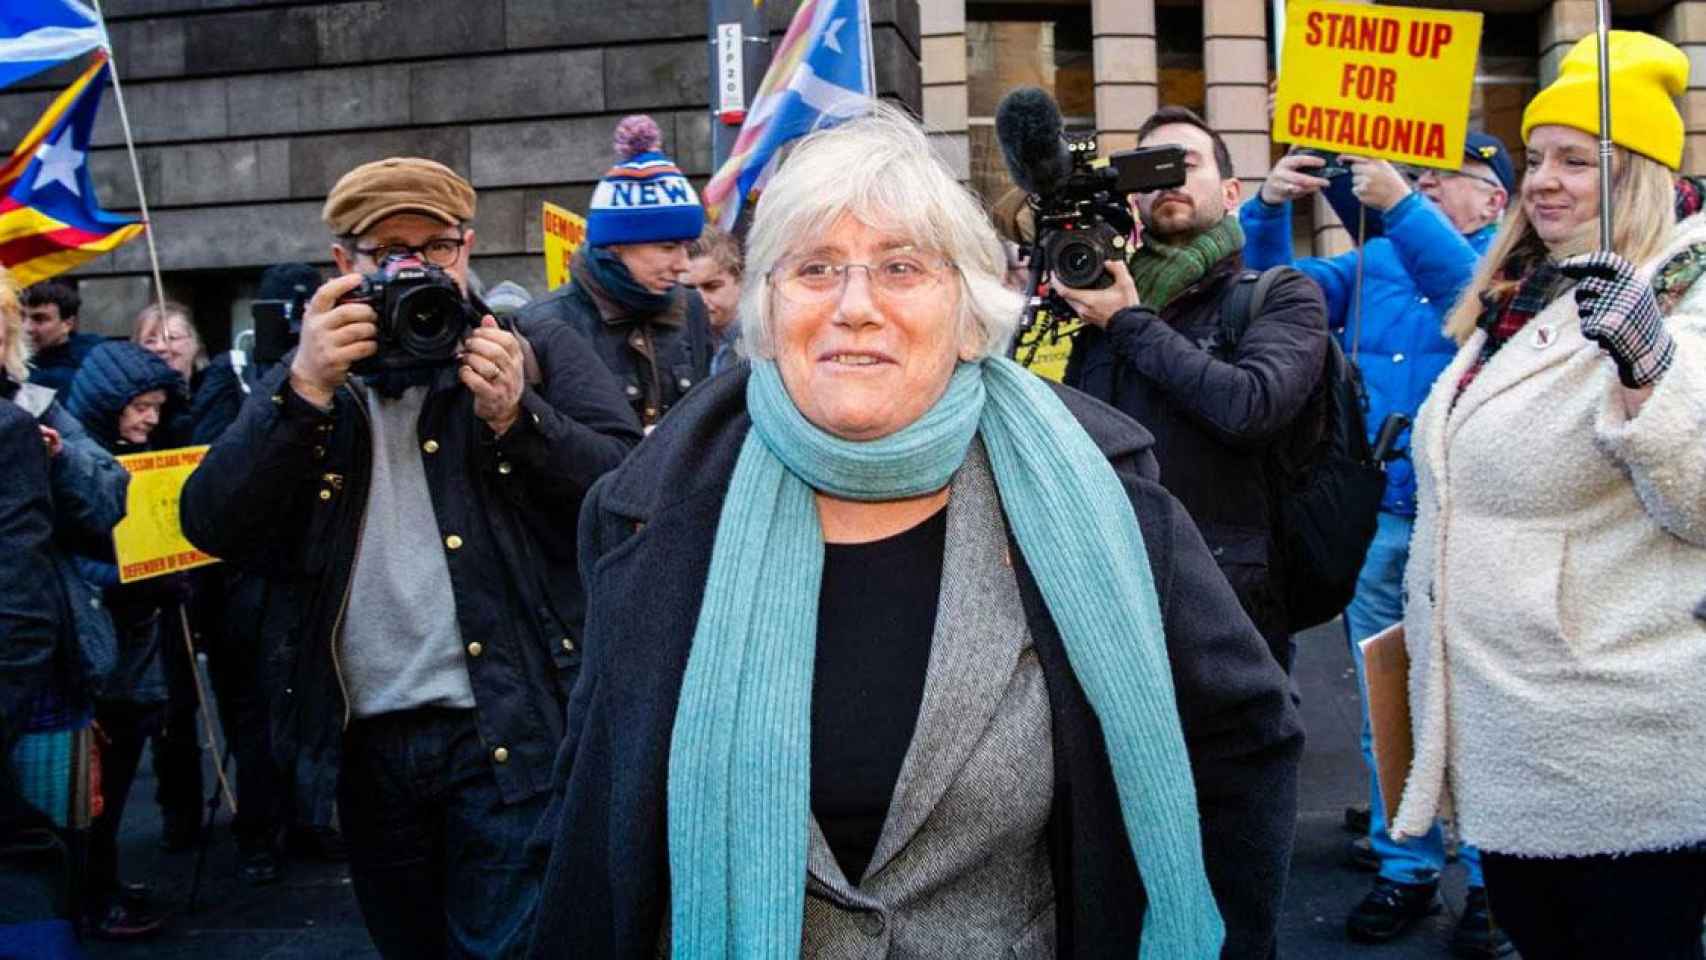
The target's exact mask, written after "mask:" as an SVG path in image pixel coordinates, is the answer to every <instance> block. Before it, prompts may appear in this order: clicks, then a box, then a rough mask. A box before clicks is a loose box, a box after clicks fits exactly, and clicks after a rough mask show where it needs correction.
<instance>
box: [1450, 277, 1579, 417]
mask: <svg viewBox="0 0 1706 960" xmlns="http://www.w3.org/2000/svg"><path fill="white" fill-rule="evenodd" d="M1514 277H1521V280H1520V281H1519V282H1518V283H1517V284H1516V286H1514V287H1511V288H1509V289H1508V291H1507V292H1506V293H1505V294H1504V295H1503V296H1498V295H1494V294H1493V293H1491V292H1483V293H1482V294H1481V318H1480V319H1479V320H1477V321H1476V323H1475V325H1476V326H1478V327H1480V328H1481V329H1482V330H1485V331H1487V339H1486V342H1484V343H1483V344H1482V345H1481V355H1480V356H1478V357H1476V358H1475V362H1474V363H1472V364H1470V365H1469V369H1467V370H1465V371H1463V376H1462V377H1460V378H1459V379H1458V381H1457V394H1456V396H1454V397H1453V398H1452V402H1453V403H1455V402H1456V400H1457V397H1461V396H1463V391H1464V390H1465V389H1466V388H1468V386H1469V384H1470V382H1471V381H1473V380H1474V379H1475V377H1476V375H1478V374H1479V373H1480V372H1481V368H1482V367H1484V366H1486V365H1487V361H1488V360H1491V359H1492V358H1493V354H1495V353H1498V352H1499V350H1500V348H1502V347H1503V346H1504V345H1505V344H1507V343H1509V342H1510V340H1511V338H1512V337H1514V336H1516V335H1517V333H1518V332H1519V331H1521V330H1522V328H1523V327H1525V326H1527V325H1528V321H1530V320H1532V319H1534V316H1535V314H1538V313H1539V312H1540V311H1542V310H1544V309H1546V305H1547V304H1548V303H1551V302H1552V301H1553V300H1555V299H1557V297H1558V295H1559V294H1561V293H1563V292H1564V290H1565V289H1566V288H1568V287H1569V285H1570V278H1569V277H1566V276H1564V275H1563V274H1562V273H1560V272H1559V271H1558V266H1557V265H1556V264H1554V263H1553V262H1552V261H1550V260H1547V259H1546V258H1545V257H1544V256H1537V255H1534V254H1529V255H1527V256H1524V255H1521V254H1518V255H1517V256H1514V257H1512V258H1511V260H1510V261H1509V262H1508V263H1507V264H1506V266H1505V268H1504V269H1502V270H1500V271H1499V279H1500V280H1504V281H1508V280H1510V279H1513V278H1514Z"/></svg>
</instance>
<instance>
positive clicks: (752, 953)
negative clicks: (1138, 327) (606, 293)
mask: <svg viewBox="0 0 1706 960" xmlns="http://www.w3.org/2000/svg"><path fill="white" fill-rule="evenodd" d="M746 400H747V410H748V412H749V413H750V414H751V416H752V430H751V432H749V433H748V434H747V437H746V441H745V444H744V445H743V446H742V447H741V451H740V457H739V459H738V460H737V461H736V463H735V468H734V476H733V478H732V479H731V481H730V484H729V491H728V494H727V496H726V498H725V499H724V501H723V511H722V516H721V518H720V519H719V521H718V524H717V538H716V542H715V545H714V546H713V547H712V551H711V569H710V573H709V576H708V577H707V580H706V584H705V598H704V601H703V603H702V604H701V606H700V608H699V621H698V626H697V628H696V629H695V631H694V635H693V647H692V650H691V652H690V653H689V655H688V660H687V670H686V675H685V676H684V677H683V678H682V684H681V699H680V701H679V702H678V704H677V706H676V713H675V727H674V730H673V732H672V735H671V740H670V748H669V781H668V816H667V822H668V837H669V875H670V909H671V926H670V936H671V941H672V943H673V948H674V955H675V956H676V957H686V958H693V960H705V958H712V960H718V958H737V957H738V958H741V960H749V958H755V957H756V958H784V957H788V958H791V957H795V956H796V955H797V954H798V952H799V948H800V937H801V929H802V924H803V922H804V912H805V890H806V846H807V824H808V822H809V816H810V811H809V805H810V798H811V770H810V762H811V756H810V751H811V697H812V670H813V663H814V660H815V656H816V634H817V613H818V589H819V587H820V586H821V583H822V577H823V554H824V548H823V533H822V529H821V527H820V526H819V523H818V518H817V508H816V504H815V503H814V501H813V495H812V491H813V490H821V491H823V492H825V493H829V494H833V495H834V496H837V497H842V498H847V499H853V500H864V501H878V500H892V499H897V498H902V497H913V496H919V495H921V494H925V493H929V492H931V491H934V490H939V489H941V488H942V487H944V486H946V485H947V484H948V482H949V480H950V479H951V478H952V477H953V475H954V472H955V471H956V470H958V469H959V466H960V464H961V462H963V461H964V459H965V456H966V450H967V449H968V448H969V446H970V445H971V441H972V438H973V436H974V435H980V436H982V438H983V441H984V445H985V447H986V448H987V449H988V451H989V460H990V466H991V467H992V469H993V472H994V475H995V483H996V488H997V490H998V491H999V492H1000V495H1001V502H1002V505H1003V507H1004V509H1005V512H1006V514H1007V517H1008V519H1009V520H1010V521H1011V523H1012V529H1013V534H1014V536H1015V537H1017V539H1018V542H1019V548H1020V550H1021V551H1022V553H1023V555H1024V556H1025V558H1026V559H1027V560H1029V561H1030V562H1031V567H1032V569H1033V571H1034V572H1035V574H1036V579H1037V585H1038V587H1039V589H1040V590H1041V592H1042V596H1043V601H1044V602H1045V603H1046V604H1047V606H1048V610H1049V614H1050V616H1051V617H1052V618H1053V620H1054V622H1055V625H1056V626H1057V627H1058V628H1059V630H1060V635H1061V637H1062V641H1063V643H1064V645H1065V648H1066V655H1067V660H1068V662H1069V663H1070V664H1071V665H1072V672H1073V675H1074V676H1075V677H1076V678H1077V679H1078V681H1079V683H1080V684H1081V685H1082V686H1083V688H1084V692H1085V695H1086V696H1087V697H1088V698H1089V701H1090V706H1091V708H1092V709H1093V710H1094V711H1095V714H1096V718H1097V720H1098V721H1099V722H1100V725H1101V729H1102V732H1103V739H1104V741H1105V743H1106V746H1107V752H1108V759H1109V761H1110V765H1111V766H1112V769H1113V774H1114V782H1115V786H1116V790H1117V792H1118V795H1119V802H1120V810H1121V812H1122V814H1123V820H1124V825H1125V832H1126V839H1127V842H1129V843H1130V844H1131V849H1132V853H1133V855H1134V857H1135V859H1136V861H1137V865H1138V869H1139V872H1140V873H1141V875H1142V878H1143V887H1144V892H1145V893H1146V894H1147V896H1148V901H1149V902H1148V907H1147V909H1146V911H1145V913H1144V917H1143V945H1142V951H1141V956H1142V957H1143V958H1150V960H1159V958H1164V957H1165V958H1190V960H1196V958H1203V960H1208V958H1215V957H1218V956H1219V955H1220V947H1221V941H1222V939H1223V937H1224V927H1223V925H1222V923H1221V918H1220V914H1219V912H1218V910H1217V909H1216V907H1215V902H1214V897H1213V895H1212V894H1211V893H1210V891H1209V886H1208V880H1207V878H1206V875H1205V873H1204V869H1203V860H1202V843H1201V833H1200V831H1201V827H1200V824H1199V823H1198V818H1197V805H1196V791H1195V788H1194V786H1193V784H1192V780H1191V769H1190V760H1189V757H1188V756H1187V755H1186V752H1185V743H1184V735H1183V733H1182V732H1181V730H1180V728H1179V715H1178V708H1177V705H1176V704H1175V701H1174V694H1173V680H1172V673H1171V671H1170V667H1169V663H1168V658H1167V648H1166V643H1165V640H1164V637H1163V635H1162V623H1161V612H1160V605H1159V602H1158V601H1157V599H1156V595H1155V584H1154V576H1153V574H1152V572H1151V570H1150V568H1149V554H1148V552H1147V551H1146V550H1145V549H1144V545H1143V534H1142V532H1141V530H1140V529H1139V528H1138V524H1137V518H1136V517H1135V516H1134V515H1133V514H1132V509H1131V501H1130V500H1129V499H1127V497H1126V493H1125V489H1124V487H1123V486H1122V484H1121V483H1120V480H1119V478H1118V476H1117V475H1116V474H1115V473H1114V471H1113V468H1112V466H1111V465H1110V464H1109V463H1108V461H1107V459H1106V458H1105V457H1104V456H1102V454H1101V451H1100V450H1098V449H1097V447H1096V445H1095V443H1094V442H1092V441H1091V439H1090V437H1089V435H1088V434H1086V433H1085V432H1084V431H1083V430H1082V429H1080V428H1079V427H1078V425H1077V422H1076V421H1075V420H1074V419H1073V417H1072V415H1071V413H1070V412H1068V411H1067V409H1066V406H1065V405H1064V404H1063V403H1062V402H1061V401H1060V398H1059V397H1057V396H1056V395H1055V394H1054V392H1053V391H1052V390H1050V389H1049V388H1048V387H1047V386H1045V385H1044V384H1043V383H1042V381H1040V380H1038V379H1036V378H1035V377H1033V376H1032V375H1030V374H1029V373H1027V372H1026V371H1025V370H1024V369H1023V368H1021V367H1019V366H1018V365H1017V364H1015V363H1013V362H1012V361H1010V360H1006V359H1003V358H999V357H993V358H990V359H987V360H984V361H983V362H981V363H967V364H961V365H960V366H959V367H958V368H957V369H956V370H955V372H954V375H953V377H952V379H951V380H950V381H949V384H948V389H947V392H946V393H944V394H943V396H942V398H941V399H940V400H939V401H937V403H936V405H935V406H933V407H932V408H931V409H930V410H929V411H928V412H926V413H925V415H924V416H923V417H921V418H920V419H919V420H918V421H917V422H915V423H913V424H911V425H910V426H908V427H906V428H905V429H903V430H901V431H899V432H897V433H894V434H892V435H890V436H887V437H884V438H882V439H880V440H875V441H871V442H868V443H856V442H851V441H847V440H842V439H839V438H836V437H834V436H831V435H830V434H828V433H825V432H824V431H822V430H819V429H818V428H817V427H815V426H813V425H812V424H810V423H809V422H808V421H807V420H806V419H805V417H804V416H803V415H802V414H801V413H800V412H799V410H798V409H797V408H796V407H795V406H794V404H793V401H792V400H790V399H789V397H788V393H787V390H786V389H785V388H784V387H783V385H782V378H781V374H780V373H778V372H777V370H776V365H775V363H774V362H772V361H767V360H755V361H754V362H753V364H752V375H751V379H750V380H749V381H748V383H747V391H746ZM1063 503H1064V504H1071V505H1072V509H1070V510H1064V511H1063V510H1061V509H1060V505H1061V504H1063Z"/></svg>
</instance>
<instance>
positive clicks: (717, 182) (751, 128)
mask: <svg viewBox="0 0 1706 960" xmlns="http://www.w3.org/2000/svg"><path fill="white" fill-rule="evenodd" d="M873 69H874V68H873V63H872V59H871V8H870V4H869V2H868V0H806V2H804V3H802V4H800V8H799V9H798V10H796V11H795V12H794V19H793V22H792V23H790V24H789V25H788V32H787V33H786V34H784V35H783V37H782V42H781V43H778V44H777V45H776V49H775V50H774V51H773V53H772V59H771V61H770V69H768V70H766V71H764V79H763V81H761V82H760V83H759V85H758V92H757V93H756V94H754V95H753V99H752V109H751V110H749V111H747V115H746V122H745V123H743V124H741V128H740V134H739V135H738V136H736V137H735V144H734V149H733V150H732V151H730V153H729V158H728V160H726V161H724V162H723V166H722V168H721V169H719V170H718V171H717V173H716V175H715V176H713V177H712V178H711V181H710V183H707V184H706V185H705V190H704V192H703V193H702V194H701V198H702V199H703V200H704V202H705V215H706V217H707V218H709V219H712V220H715V221H717V222H719V223H721V224H722V225H723V227H724V228H725V229H732V228H733V227H734V224H735V220H736V219H737V218H738V217H739V216H740V209H741V205H742V204H743V203H744V202H745V201H746V200H748V199H749V198H750V197H751V196H752V195H754V194H755V193H756V192H757V191H758V190H759V189H761V188H762V187H763V186H764V181H765V180H767V179H769V176H770V172H771V170H772V169H773V168H774V166H775V163H776V158H777V157H778V156H780V154H781V148H782V146H783V145H784V144H786V143H787V142H788V141H790V140H793V139H795V138H797V137H802V136H805V135H806V134H808V133H810V132H812V131H813V130H816V129H818V128H819V127H827V126H833V125H834V124H837V123H840V122H841V121H843V120H846V119H847V118H849V117H852V116H856V115H858V114H861V113H864V112H865V110H866V109H868V106H869V104H870V101H871V98H872V97H874V96H876V93H877V84H876V79H875V77H874V75H873Z"/></svg>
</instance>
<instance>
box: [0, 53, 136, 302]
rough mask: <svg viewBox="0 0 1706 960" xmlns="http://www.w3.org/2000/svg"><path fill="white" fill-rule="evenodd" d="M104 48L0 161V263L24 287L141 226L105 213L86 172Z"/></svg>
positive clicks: (90, 256) (101, 82)
mask: <svg viewBox="0 0 1706 960" xmlns="http://www.w3.org/2000/svg"><path fill="white" fill-rule="evenodd" d="M108 69H109V68H108V65H107V57H106V54H105V53H97V54H96V55H95V58H94V62H93V63H91V64H90V65H89V69H87V70H85V71H83V75H82V76H80V77H78V78H77V80H76V82H75V83H73V84H71V86H69V87H67V88H66V89H65V92H64V93H61V94H60V95H59V96H58V97H55V98H54V101H53V103H51V104H49V105H48V108H47V112H46V113H44V114H42V117H41V119H40V120H37V121H36V125H35V126H34V127H31V128H30V132H29V133H27V134H25V135H24V140H23V142H22V143H20V144H18V147H17V149H16V150H13V151H12V157H11V159H10V160H8V161H6V164H5V165H4V166H0V194H3V196H0V264H3V265H5V267H6V269H7V270H9V271H11V274H12V277H13V279H14V280H16V281H17V282H18V285H19V286H29V285H30V284H32V283H36V282H38V281H41V280H46V279H47V278H48V277H52V276H56V275H58V274H61V273H64V272H65V271H67V270H70V269H72V268H73V267H75V266H77V265H78V264H80V263H82V262H84V261H85V260H92V259H94V258H95V257H98V256H100V255H101V254H103V253H107V252H109V251H111V250H113V249H114V248H116V247H118V246H119V245H120V244H122V243H124V242H126V241H128V240H131V239H134V238H135V237H136V236H137V235H139V234H141V233H142V230H143V225H142V224H141V223H140V222H139V221H137V220H135V219H133V218H130V217H124V216H119V215H118V214H113V213H108V212H107V211H105V210H102V209H101V205H100V203H99V202H97V201H96V199H95V183H94V181H93V180H92V179H90V177H89V163H88V160H89V135H90V133H91V132H92V131H93V130H94V128H95V112H96V111H97V110H99V109H100V106H101V88H102V87H103V86H104V85H105V83H106V79H107V78H106V71H107V70H108Z"/></svg>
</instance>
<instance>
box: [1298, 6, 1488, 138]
mask: <svg viewBox="0 0 1706 960" xmlns="http://www.w3.org/2000/svg"><path fill="white" fill-rule="evenodd" d="M1480 49H1481V15H1480V14H1479V13H1463V12H1458V11H1452V10H1421V9H1417V8H1414V7H1389V6H1385V5H1384V4H1383V5H1380V6H1364V5H1361V4H1348V3H1328V2H1310V0H1301V2H1296V3H1289V4H1287V5H1286V15H1285V50H1284V56H1283V57H1282V59H1281V60H1280V76H1279V90H1278V91H1277V93H1276V95H1275V101H1274V129H1273V137H1274V139H1275V140H1276V141H1279V142H1281V143H1292V144H1297V145H1298V146H1304V147H1318V148H1320V149H1323V150H1329V151H1332V152H1334V153H1350V154H1356V155H1359V156H1365V157H1380V158H1383V159H1386V160H1393V161H1396V162H1399V163H1413V164H1418V165H1420V166H1426V167H1441V168H1445V169H1450V170H1455V169H1457V167H1458V166H1459V165H1461V164H1462V162H1463V139H1464V137H1465V135H1466V134H1467V133H1468V131H1469V97H1470V94H1471V92H1472V90H1473V88H1474V85H1475V60H1476V55H1477V54H1478V53H1479V51H1480Z"/></svg>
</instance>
